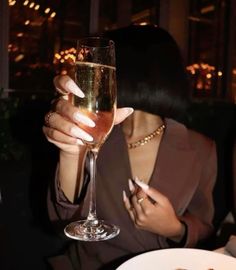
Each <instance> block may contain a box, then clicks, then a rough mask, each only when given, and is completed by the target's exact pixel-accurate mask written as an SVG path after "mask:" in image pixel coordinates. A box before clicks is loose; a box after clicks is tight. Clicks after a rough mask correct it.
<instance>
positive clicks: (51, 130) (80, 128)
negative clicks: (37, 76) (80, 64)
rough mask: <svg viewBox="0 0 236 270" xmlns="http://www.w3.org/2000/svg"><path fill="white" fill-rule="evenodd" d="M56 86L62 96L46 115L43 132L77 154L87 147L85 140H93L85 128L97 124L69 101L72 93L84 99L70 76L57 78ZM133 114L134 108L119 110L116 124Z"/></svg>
mask: <svg viewBox="0 0 236 270" xmlns="http://www.w3.org/2000/svg"><path fill="white" fill-rule="evenodd" d="M54 85H55V88H56V90H57V91H58V92H59V93H60V94H62V96H61V97H60V98H58V99H57V100H55V101H54V103H53V109H52V111H50V112H49V113H47V114H46V116H45V125H44V126H43V132H44V134H45V136H46V138H47V140H48V141H49V142H51V143H53V144H55V145H56V146H57V147H59V148H60V149H61V150H62V151H64V152H66V153H68V154H77V153H78V151H79V149H80V147H85V145H84V144H83V140H86V141H92V140H93V137H92V136H91V135H90V134H89V133H87V132H86V131H85V128H86V127H89V128H93V127H94V126H95V123H94V122H93V121H92V120H91V119H90V118H89V117H88V116H86V115H84V114H82V113H81V112H80V111H79V110H78V108H77V107H75V106H73V105H72V104H71V103H70V102H69V101H68V95H69V94H70V93H72V94H74V95H77V96H79V97H81V98H83V97H84V93H83V92H82V91H81V89H79V87H78V86H77V85H76V84H75V82H74V81H73V80H72V79H71V78H70V77H69V76H67V75H60V76H57V77H55V78H54ZM132 112H133V109H132V108H120V109H117V111H116V115H115V124H119V123H120V122H122V121H123V120H124V119H125V118H127V117H128V116H129V115H130V114H131V113H132Z"/></svg>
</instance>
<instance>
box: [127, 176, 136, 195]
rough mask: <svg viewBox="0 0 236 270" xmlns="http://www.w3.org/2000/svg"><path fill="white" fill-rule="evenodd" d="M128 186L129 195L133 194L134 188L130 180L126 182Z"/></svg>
mask: <svg viewBox="0 0 236 270" xmlns="http://www.w3.org/2000/svg"><path fill="white" fill-rule="evenodd" d="M128 184H129V190H130V192H131V193H132V192H134V190H135V187H134V184H133V182H132V180H131V179H129V180H128Z"/></svg>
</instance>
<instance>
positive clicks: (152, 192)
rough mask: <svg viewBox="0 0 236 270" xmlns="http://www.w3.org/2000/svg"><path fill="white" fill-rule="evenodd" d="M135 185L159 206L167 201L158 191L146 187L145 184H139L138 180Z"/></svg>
mask: <svg viewBox="0 0 236 270" xmlns="http://www.w3.org/2000/svg"><path fill="white" fill-rule="evenodd" d="M135 183H136V184H137V185H138V186H139V187H140V188H141V189H142V190H143V192H145V193H146V194H147V195H148V196H149V197H150V198H151V199H152V200H153V201H154V202H155V203H158V204H159V205H162V206H164V205H166V203H167V202H168V199H167V197H166V196H164V195H163V194H161V193H160V192H159V191H158V190H156V189H154V188H152V187H150V186H148V185H147V184H145V183H143V182H141V181H140V180H138V179H136V180H135Z"/></svg>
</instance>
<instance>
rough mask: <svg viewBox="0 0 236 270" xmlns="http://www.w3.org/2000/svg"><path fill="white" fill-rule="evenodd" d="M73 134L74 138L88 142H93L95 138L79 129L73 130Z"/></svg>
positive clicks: (74, 128)
mask: <svg viewBox="0 0 236 270" xmlns="http://www.w3.org/2000/svg"><path fill="white" fill-rule="evenodd" d="M71 134H72V135H73V136H74V137H78V138H80V139H82V140H85V141H88V142H92V141H93V137H91V136H90V135H89V134H88V133H86V132H85V131H83V130H82V129H80V128H77V127H72V128H71Z"/></svg>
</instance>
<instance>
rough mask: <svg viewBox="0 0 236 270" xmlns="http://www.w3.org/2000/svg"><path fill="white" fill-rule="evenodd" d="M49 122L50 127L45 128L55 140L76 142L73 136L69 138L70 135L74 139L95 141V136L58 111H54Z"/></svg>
mask: <svg viewBox="0 0 236 270" xmlns="http://www.w3.org/2000/svg"><path fill="white" fill-rule="evenodd" d="M51 115H52V114H51ZM48 122H49V127H48V128H47V129H45V131H46V132H47V135H48V137H49V138H51V139H53V140H56V141H57V140H59V141H61V142H68V143H70V144H71V143H73V142H74V140H73V139H72V138H70V139H68V136H70V137H73V138H74V139H80V140H85V141H89V142H91V141H93V137H92V136H90V135H89V134H88V133H86V132H85V131H84V130H83V129H81V128H80V127H79V126H78V125H76V124H74V123H73V122H70V121H68V120H67V119H65V118H64V117H62V116H61V115H60V114H58V113H56V112H54V113H53V115H52V116H51V117H50V118H49V121H48ZM63 134H64V136H63ZM65 135H67V136H65Z"/></svg>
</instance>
